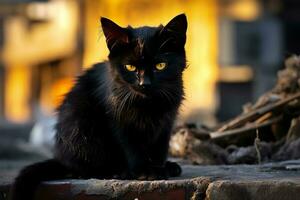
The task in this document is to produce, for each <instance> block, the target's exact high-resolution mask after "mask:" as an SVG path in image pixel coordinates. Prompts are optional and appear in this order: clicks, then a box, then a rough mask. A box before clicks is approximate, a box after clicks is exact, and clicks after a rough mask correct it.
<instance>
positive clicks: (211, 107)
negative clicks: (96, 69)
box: [0, 0, 300, 158]
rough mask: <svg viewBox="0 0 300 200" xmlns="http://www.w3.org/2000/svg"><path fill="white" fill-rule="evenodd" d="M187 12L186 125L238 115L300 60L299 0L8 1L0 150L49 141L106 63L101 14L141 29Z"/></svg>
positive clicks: (0, 68)
mask: <svg viewBox="0 0 300 200" xmlns="http://www.w3.org/2000/svg"><path fill="white" fill-rule="evenodd" d="M180 13H186V15H187V18H188V23H189V27H188V32H187V44H186V51H187V58H188V63H189V67H188V69H187V70H186V72H185V74H184V82H185V88H186V100H185V102H184V104H183V106H182V108H181V113H180V116H179V122H195V123H203V124H206V125H210V126H213V125H215V124H217V123H218V122H222V121H225V120H228V119H230V118H232V117H234V116H236V115H237V114H239V113H240V112H241V111H242V105H243V104H245V103H247V102H250V101H254V100H255V99H257V98H258V96H259V95H261V94H262V93H263V92H265V91H267V90H268V89H270V88H271V87H272V86H273V84H274V82H275V80H276V72H277V70H278V69H280V68H281V67H282V66H283V60H284V58H285V57H286V56H287V55H290V54H299V53H300V37H299V35H300V23H299V22H300V1H298V0H209V1H208V0H164V1H161V0H0V58H1V59H0V141H1V143H3V144H2V145H1V147H0V148H3V149H5V148H4V146H8V147H7V149H10V147H11V145H12V144H15V143H16V141H28V138H30V141H31V142H32V143H37V144H41V143H43V142H41V140H44V139H41V137H40V136H39V134H38V133H43V134H45V135H46V136H47V132H51V128H50V127H51V126H52V125H53V124H54V123H55V119H54V118H53V116H54V113H55V112H54V111H55V108H56V107H57V106H58V105H59V103H60V102H61V100H62V98H63V95H64V94H65V93H66V92H67V91H68V90H69V89H70V88H71V87H72V85H73V80H74V76H76V75H78V74H80V73H82V71H83V70H85V69H87V68H88V67H89V66H91V64H93V63H95V62H99V61H103V60H105V59H106V57H107V55H108V50H107V48H106V44H105V39H104V36H103V33H102V32H101V29H100V23H99V19H100V16H104V17H107V18H110V19H112V20H113V21H115V22H116V23H118V24H119V25H121V26H127V25H128V24H130V25H132V26H133V27H137V26H141V25H150V26H157V25H159V24H166V23H167V22H168V21H169V20H170V19H172V18H173V17H174V16H176V15H178V14H180ZM30 134H31V136H29V135H30ZM50 135H51V134H50ZM24 139H25V140H24ZM24 145H25V143H22V142H19V143H18V146H19V147H23V146H24ZM25 146H26V145H25ZM25 149H28V148H25ZM8 151H9V150H1V149H0V158H1V156H2V157H9V154H10V153H8Z"/></svg>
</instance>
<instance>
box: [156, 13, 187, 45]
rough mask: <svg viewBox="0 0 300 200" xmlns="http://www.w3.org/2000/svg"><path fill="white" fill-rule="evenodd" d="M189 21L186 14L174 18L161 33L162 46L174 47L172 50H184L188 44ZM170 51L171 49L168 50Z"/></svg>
mask: <svg viewBox="0 0 300 200" xmlns="http://www.w3.org/2000/svg"><path fill="white" fill-rule="evenodd" d="M186 30H187V19H186V16H185V14H180V15H177V16H176V17H174V18H173V19H172V20H171V21H170V22H169V23H168V24H167V25H166V26H164V27H163V29H162V30H161V31H160V37H161V39H162V44H163V45H164V46H165V47H166V46H170V45H171V46H172V48H182V47H184V45H185V42H186ZM168 49H169V48H168Z"/></svg>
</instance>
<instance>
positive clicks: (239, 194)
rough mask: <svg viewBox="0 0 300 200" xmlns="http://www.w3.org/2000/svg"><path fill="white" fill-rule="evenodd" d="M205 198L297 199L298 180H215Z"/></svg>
mask: <svg viewBox="0 0 300 200" xmlns="http://www.w3.org/2000/svg"><path fill="white" fill-rule="evenodd" d="M206 199H207V200H241V199H243V200H251V199H255V200H266V199H270V200H298V199H300V181H296V182H295V181H252V182H245V181H244V182H240V181H236V182H232V181H215V182H213V183H211V184H209V186H208V188H207V191H206Z"/></svg>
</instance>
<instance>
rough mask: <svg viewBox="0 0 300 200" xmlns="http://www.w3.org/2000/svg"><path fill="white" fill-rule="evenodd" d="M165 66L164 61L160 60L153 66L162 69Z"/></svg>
mask: <svg viewBox="0 0 300 200" xmlns="http://www.w3.org/2000/svg"><path fill="white" fill-rule="evenodd" d="M166 66H167V64H166V63H164V62H161V63H157V64H156V65H155V68H156V69H157V70H164V69H165V68H166Z"/></svg>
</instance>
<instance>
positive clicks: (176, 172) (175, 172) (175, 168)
mask: <svg viewBox="0 0 300 200" xmlns="http://www.w3.org/2000/svg"><path fill="white" fill-rule="evenodd" d="M166 171H167V174H168V176H170V177H176V176H180V174H181V172H182V169H181V167H180V165H178V164H177V163H176V162H171V161H167V162H166Z"/></svg>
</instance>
